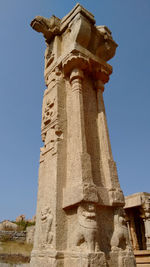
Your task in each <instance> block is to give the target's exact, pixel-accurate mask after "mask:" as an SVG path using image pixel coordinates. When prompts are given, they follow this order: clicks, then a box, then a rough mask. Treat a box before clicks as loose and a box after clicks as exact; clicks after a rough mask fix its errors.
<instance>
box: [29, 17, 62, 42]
mask: <svg viewBox="0 0 150 267" xmlns="http://www.w3.org/2000/svg"><path fill="white" fill-rule="evenodd" d="M30 25H31V27H32V28H33V29H34V30H35V31H37V32H41V33H43V35H44V37H45V40H46V42H47V43H49V42H50V41H51V38H52V37H53V36H54V35H56V34H58V33H59V32H60V19H59V18H57V17H55V16H54V15H53V16H52V17H51V18H49V19H48V18H44V17H41V16H36V17H35V18H34V19H33V20H32V21H31V24H30Z"/></svg>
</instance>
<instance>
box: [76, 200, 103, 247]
mask: <svg viewBox="0 0 150 267" xmlns="http://www.w3.org/2000/svg"><path fill="white" fill-rule="evenodd" d="M77 215H78V227H77V232H76V233H75V236H76V237H75V246H78V247H80V246H82V245H83V246H84V245H85V246H84V247H85V250H87V251H89V252H95V251H99V243H98V223H97V212H96V206H95V204H94V203H86V202H85V203H82V204H80V205H79V207H78V209H77Z"/></svg>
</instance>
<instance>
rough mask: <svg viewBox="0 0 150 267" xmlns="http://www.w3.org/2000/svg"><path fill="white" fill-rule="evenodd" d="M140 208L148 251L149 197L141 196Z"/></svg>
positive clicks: (149, 247)
mask: <svg viewBox="0 0 150 267" xmlns="http://www.w3.org/2000/svg"><path fill="white" fill-rule="evenodd" d="M142 202H143V204H142V206H141V209H140V211H141V218H142V219H143V221H144V226H145V239H146V248H147V249H148V250H150V197H149V196H143V198H142Z"/></svg>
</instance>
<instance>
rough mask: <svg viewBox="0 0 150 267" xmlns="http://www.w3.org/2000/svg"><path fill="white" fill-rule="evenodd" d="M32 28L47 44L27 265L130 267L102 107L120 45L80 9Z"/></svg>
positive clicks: (41, 20)
mask: <svg viewBox="0 0 150 267" xmlns="http://www.w3.org/2000/svg"><path fill="white" fill-rule="evenodd" d="M31 26H32V28H33V29H34V30H36V31H37V32H41V33H42V34H43V36H44V38H45V42H46V51H45V72H44V76H45V83H46V89H45V91H44V96H43V107H42V124H41V136H42V140H43V147H42V148H41V152H40V167H39V184H38V199H37V212H36V227H35V237H34V247H33V251H32V255H31V263H30V266H31V267H41V266H44V267H54V266H57V267H62V266H63V267H77V266H80V267H98V266H101V267H106V266H107V267H108V266H109V267H113V266H114V267H117V266H119V267H129V266H130V267H132V266H135V260H134V256H133V251H132V248H131V245H130V241H129V235H128V229H127V226H126V222H125V214H124V212H123V206H124V195H123V192H122V190H121V188H120V184H119V180H118V175H117V168H116V163H115V162H114V160H113V156H112V152H111V145H110V140H109V134H108V128H107V121H106V114H105V106H104V101H103V92H104V84H105V83H107V82H108V80H109V76H110V75H111V73H112V67H111V65H109V64H108V63H107V61H108V60H110V59H111V58H112V57H113V56H114V55H115V51H116V48H117V44H116V43H115V41H114V40H113V38H112V34H111V31H110V30H109V29H108V28H107V27H106V26H96V25H95V19H94V16H93V15H92V14H91V13H90V12H89V11H87V10H85V9H84V8H83V7H82V6H81V5H80V4H77V5H76V6H75V7H74V8H73V10H71V12H70V13H69V14H67V15H66V16H65V17H64V18H63V19H61V20H60V19H59V18H57V17H55V16H52V17H51V18H44V17H41V16H37V17H35V19H34V20H33V21H32V22H31Z"/></svg>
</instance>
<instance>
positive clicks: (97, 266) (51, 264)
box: [30, 251, 107, 267]
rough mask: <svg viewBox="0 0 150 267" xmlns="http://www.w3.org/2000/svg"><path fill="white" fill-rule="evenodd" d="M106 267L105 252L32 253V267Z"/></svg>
mask: <svg viewBox="0 0 150 267" xmlns="http://www.w3.org/2000/svg"><path fill="white" fill-rule="evenodd" d="M78 266H79V267H106V266H107V263H106V259H105V254H104V253H103V252H96V253H84V252H50V251H47V252H44V253H42V252H41V253H39V252H38V251H34V252H32V256H31V262H30V267H78Z"/></svg>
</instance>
